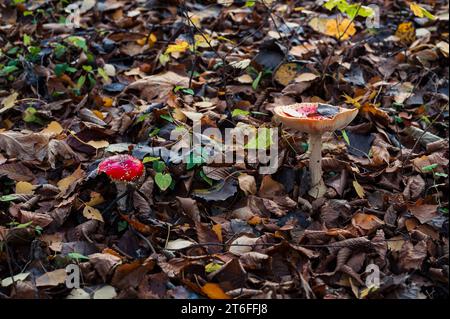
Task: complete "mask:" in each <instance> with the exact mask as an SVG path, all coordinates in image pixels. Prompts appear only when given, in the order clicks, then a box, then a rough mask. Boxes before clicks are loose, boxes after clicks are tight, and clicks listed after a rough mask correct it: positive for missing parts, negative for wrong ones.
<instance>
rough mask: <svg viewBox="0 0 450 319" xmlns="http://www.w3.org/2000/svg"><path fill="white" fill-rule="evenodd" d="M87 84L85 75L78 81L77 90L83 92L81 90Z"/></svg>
mask: <svg viewBox="0 0 450 319" xmlns="http://www.w3.org/2000/svg"><path fill="white" fill-rule="evenodd" d="M85 82H86V77H85V76H84V75H82V76H80V77H79V78H78V80H77V85H76V88H77V89H78V90H81V88H82V87H83V85H84V83H85Z"/></svg>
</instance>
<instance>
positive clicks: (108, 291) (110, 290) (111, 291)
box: [92, 285, 117, 299]
mask: <svg viewBox="0 0 450 319" xmlns="http://www.w3.org/2000/svg"><path fill="white" fill-rule="evenodd" d="M115 297H117V292H116V289H115V288H114V287H113V286H110V285H105V286H103V287H102V288H100V289H98V290H96V291H95V292H94V296H93V298H92V299H114V298H115Z"/></svg>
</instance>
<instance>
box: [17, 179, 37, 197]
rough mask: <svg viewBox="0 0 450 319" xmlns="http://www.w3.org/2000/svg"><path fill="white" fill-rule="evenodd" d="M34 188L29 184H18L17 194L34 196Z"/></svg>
mask: <svg viewBox="0 0 450 319" xmlns="http://www.w3.org/2000/svg"><path fill="white" fill-rule="evenodd" d="M33 190H34V186H33V185H32V184H30V183H28V182H17V184H16V194H29V195H31V194H33Z"/></svg>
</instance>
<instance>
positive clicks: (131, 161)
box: [98, 155, 145, 211]
mask: <svg viewBox="0 0 450 319" xmlns="http://www.w3.org/2000/svg"><path fill="white" fill-rule="evenodd" d="M144 172H145V170H144V164H143V163H142V162H141V161H140V160H139V159H137V158H135V157H133V156H131V155H114V156H110V157H108V158H106V159H104V160H103V161H101V162H100V164H99V165H98V173H104V174H106V175H108V177H109V178H110V179H111V180H112V181H113V182H114V183H115V185H116V188H117V192H118V193H122V194H121V195H119V196H118V197H117V198H116V199H115V200H114V201H113V202H112V203H111V204H110V205H109V206H108V207H107V208H106V211H108V210H110V209H111V208H112V206H113V205H114V204H115V203H117V202H118V201H119V200H121V199H122V198H124V197H125V196H127V195H128V194H129V193H131V192H132V191H135V190H137V189H136V186H135V184H136V182H139V181H140V180H142V179H143V177H144Z"/></svg>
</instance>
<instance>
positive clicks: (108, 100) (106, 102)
mask: <svg viewBox="0 0 450 319" xmlns="http://www.w3.org/2000/svg"><path fill="white" fill-rule="evenodd" d="M102 102H103V106H104V107H111V106H112V105H113V99H112V98H110V97H107V96H105V97H102Z"/></svg>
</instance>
